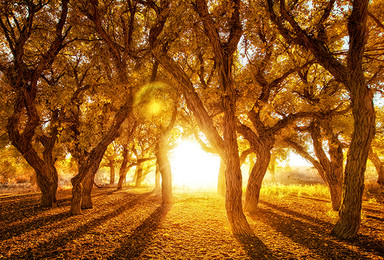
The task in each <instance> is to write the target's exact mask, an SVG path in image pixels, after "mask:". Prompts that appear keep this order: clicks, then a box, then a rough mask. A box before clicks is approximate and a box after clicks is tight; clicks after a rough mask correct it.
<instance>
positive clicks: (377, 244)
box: [260, 201, 384, 256]
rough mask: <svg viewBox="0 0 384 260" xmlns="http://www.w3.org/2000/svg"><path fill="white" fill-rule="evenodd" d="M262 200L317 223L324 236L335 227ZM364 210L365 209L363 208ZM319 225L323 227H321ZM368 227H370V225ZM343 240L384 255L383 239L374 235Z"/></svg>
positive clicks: (280, 209)
mask: <svg viewBox="0 0 384 260" xmlns="http://www.w3.org/2000/svg"><path fill="white" fill-rule="evenodd" d="M260 202H261V203H262V204H264V205H266V206H268V207H271V208H273V209H276V210H279V211H281V212H284V213H286V214H289V215H291V216H294V217H297V218H301V219H305V220H307V221H310V222H312V223H314V224H317V225H313V228H314V230H317V232H319V234H322V235H323V236H330V235H329V233H330V230H331V229H332V228H333V225H332V224H331V223H329V222H326V221H323V220H320V219H318V218H314V217H311V216H308V215H305V214H302V213H299V212H296V211H293V210H290V209H287V208H284V207H280V206H277V205H274V204H272V203H268V202H266V201H260ZM363 210H365V209H363ZM319 227H321V228H319ZM368 228H370V227H368ZM343 242H344V243H348V244H351V245H354V246H357V247H359V248H361V249H362V250H364V251H371V252H374V253H375V254H378V255H380V256H384V243H383V241H380V240H377V239H375V238H373V237H368V236H364V235H360V236H358V237H357V238H355V239H354V240H350V241H343Z"/></svg>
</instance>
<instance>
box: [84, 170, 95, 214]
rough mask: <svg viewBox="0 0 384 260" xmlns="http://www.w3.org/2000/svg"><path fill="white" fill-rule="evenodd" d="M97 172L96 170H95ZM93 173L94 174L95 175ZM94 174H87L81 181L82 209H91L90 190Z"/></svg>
mask: <svg viewBox="0 0 384 260" xmlns="http://www.w3.org/2000/svg"><path fill="white" fill-rule="evenodd" d="M96 172H97V169H96ZM96 172H95V173H96ZM95 173H91V172H90V173H88V174H87V176H86V177H85V178H84V180H83V183H82V184H83V185H82V186H83V190H82V192H81V208H82V209H91V208H92V207H93V204H92V188H93V184H94V182H95V181H94V178H95Z"/></svg>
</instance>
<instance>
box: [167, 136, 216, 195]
mask: <svg viewBox="0 0 384 260" xmlns="http://www.w3.org/2000/svg"><path fill="white" fill-rule="evenodd" d="M170 161H171V167H172V175H173V186H174V187H175V188H184V189H191V190H192V189H193V190H216V189H217V178H218V173H219V168H220V158H219V157H218V156H215V155H213V154H210V153H207V152H205V151H204V150H202V149H201V147H200V146H199V145H198V144H197V143H195V142H192V141H182V142H180V143H179V144H178V145H177V147H176V148H175V149H174V150H173V151H172V152H171V155H170Z"/></svg>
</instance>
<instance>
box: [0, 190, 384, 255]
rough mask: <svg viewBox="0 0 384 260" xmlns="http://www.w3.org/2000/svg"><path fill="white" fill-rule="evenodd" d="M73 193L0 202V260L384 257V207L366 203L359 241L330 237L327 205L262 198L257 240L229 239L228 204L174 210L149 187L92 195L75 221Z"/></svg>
mask: <svg viewBox="0 0 384 260" xmlns="http://www.w3.org/2000/svg"><path fill="white" fill-rule="evenodd" d="M70 195H71V191H70V190H62V191H59V193H58V206H57V207H54V208H51V209H44V208H40V207H39V206H38V200H39V195H38V194H36V193H35V194H24V195H17V196H12V195H7V196H3V197H0V220H1V221H0V259H18V258H19V259H384V225H383V217H384V206H383V204H379V203H368V202H365V203H364V211H363V220H362V228H361V232H360V236H359V238H358V239H356V240H355V241H353V242H345V241H340V240H338V239H335V238H334V237H330V236H329V232H330V230H331V228H332V225H333V223H335V221H336V219H337V213H335V212H333V211H332V210H331V205H330V203H329V202H327V201H325V200H319V199H317V198H309V197H293V196H272V195H269V196H268V197H267V196H262V197H261V201H260V206H259V212H258V213H257V214H253V215H247V217H248V220H249V222H250V224H251V226H252V227H253V229H254V231H255V237H252V238H248V239H244V238H235V237H234V236H232V235H231V232H230V231H231V230H230V226H229V224H228V221H227V217H226V212H225V207H224V199H223V198H222V197H220V196H219V195H217V194H215V193H209V192H186V191H175V198H176V201H175V203H174V204H173V205H162V204H161V197H160V195H158V194H155V193H153V192H151V190H149V189H129V188H125V189H123V190H120V191H116V190H115V189H113V188H103V189H97V188H95V189H94V192H93V202H94V208H93V209H89V210H84V211H83V214H82V215H80V216H70V214H69V202H70Z"/></svg>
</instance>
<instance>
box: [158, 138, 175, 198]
mask: <svg viewBox="0 0 384 260" xmlns="http://www.w3.org/2000/svg"><path fill="white" fill-rule="evenodd" d="M155 153H156V158H157V163H158V164H159V170H160V173H161V191H162V198H163V203H173V201H174V198H173V193H172V171H171V165H170V162H169V160H168V156H167V150H166V149H165V148H164V145H163V144H162V143H161V142H159V143H158V144H157V145H156V151H155Z"/></svg>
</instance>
